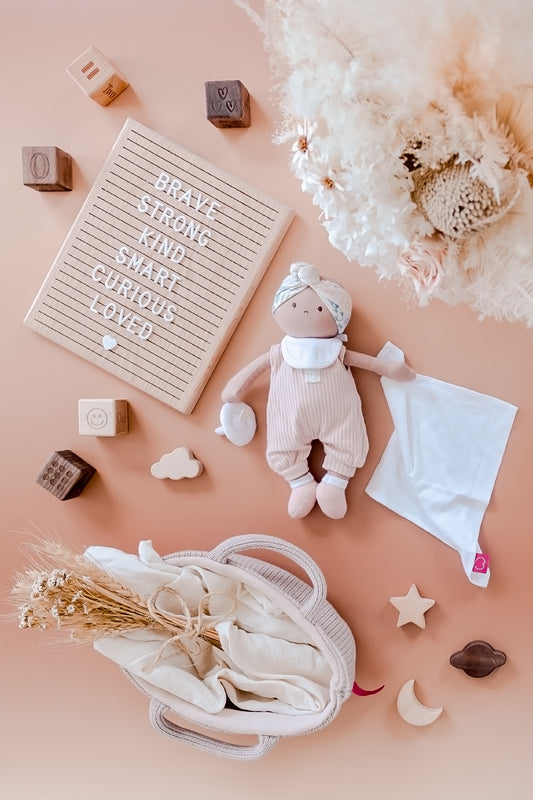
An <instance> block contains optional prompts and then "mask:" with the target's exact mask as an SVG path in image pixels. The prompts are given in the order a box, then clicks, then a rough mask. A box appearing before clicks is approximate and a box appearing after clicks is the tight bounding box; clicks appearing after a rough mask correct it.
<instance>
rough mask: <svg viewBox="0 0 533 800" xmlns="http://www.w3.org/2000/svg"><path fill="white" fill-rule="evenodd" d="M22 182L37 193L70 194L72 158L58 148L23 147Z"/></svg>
mask: <svg viewBox="0 0 533 800" xmlns="http://www.w3.org/2000/svg"><path fill="white" fill-rule="evenodd" d="M22 182H23V183H24V186H29V187H30V188H32V189H36V190H37V191H38V192H70V190H71V189H72V157H71V156H70V155H69V154H68V153H65V151H64V150H61V149H60V148H59V147H23V148H22Z"/></svg>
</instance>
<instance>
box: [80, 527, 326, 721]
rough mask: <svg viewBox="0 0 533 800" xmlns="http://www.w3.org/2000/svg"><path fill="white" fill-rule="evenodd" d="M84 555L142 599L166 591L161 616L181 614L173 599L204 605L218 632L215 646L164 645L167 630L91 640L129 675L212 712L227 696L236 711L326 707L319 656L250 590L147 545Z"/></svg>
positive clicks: (289, 711) (208, 622)
mask: <svg viewBox="0 0 533 800" xmlns="http://www.w3.org/2000/svg"><path fill="white" fill-rule="evenodd" d="M85 556H86V557H87V558H89V559H91V560H92V561H93V562H95V563H97V564H98V565H99V566H101V567H103V568H104V569H106V570H107V571H108V572H110V573H112V574H113V575H115V576H116V577H117V578H118V579H119V580H120V581H121V582H122V583H123V584H125V585H127V586H128V587H129V588H131V589H133V590H134V591H136V592H138V593H139V594H140V595H142V596H143V597H144V598H146V599H147V598H148V597H149V596H150V595H152V594H153V593H154V592H156V591H157V590H159V589H160V588H161V587H163V586H164V587H166V588H165V590H164V591H162V593H160V594H159V596H158V599H157V606H158V607H159V608H164V610H165V611H167V612H171V613H174V614H182V613H183V606H182V604H181V602H178V601H177V596H176V593H177V594H178V595H179V596H180V598H181V599H182V601H183V602H184V603H185V604H186V606H187V607H188V609H189V610H190V612H191V614H192V615H193V616H196V614H197V612H198V607H199V604H200V602H201V601H205V602H206V607H207V611H206V612H205V614H204V615H203V616H204V621H205V625H206V626H207V627H210V628H214V629H216V631H217V633H218V635H219V637H220V641H221V647H220V648H218V647H213V646H211V645H210V644H208V643H205V642H204V641H203V640H201V639H200V640H198V639H194V640H192V641H187V640H186V639H184V640H183V647H180V646H179V645H177V644H173V643H169V641H168V640H169V638H170V637H171V636H172V634H171V633H170V632H165V631H162V630H158V629H151V628H148V629H142V630H136V631H132V632H127V633H120V634H113V635H111V636H107V637H102V638H101V639H98V640H97V641H96V642H95V645H94V646H95V648H96V650H98V652H100V653H102V654H103V655H105V656H107V657H108V658H110V659H112V660H113V661H115V662H116V663H118V664H119V665H120V666H121V667H124V668H125V669H127V670H128V672H130V673H131V674H132V675H133V676H136V677H138V678H140V679H142V680H143V681H146V682H148V683H150V684H151V685H153V686H155V687H157V688H159V689H163V690H164V691H166V692H169V693H170V694H171V695H173V696H175V697H177V698H180V699H182V700H186V701H187V702H189V703H192V704H194V705H195V706H198V707H199V708H201V709H203V710H205V711H208V712H210V713H213V714H216V713H217V712H219V711H221V710H222V709H223V708H224V707H225V706H226V703H227V699H228V698H229V700H230V701H231V702H232V703H233V704H234V705H235V706H237V707H238V708H240V709H245V710H248V711H256V710H260V711H276V712H279V713H285V714H306V713H316V712H319V711H321V710H323V709H324V708H325V706H326V705H327V703H328V700H329V697H330V690H329V686H330V681H331V677H332V670H331V666H330V665H329V664H328V662H327V660H326V658H325V656H324V655H323V654H321V653H320V651H319V650H318V648H317V647H316V646H314V645H313V643H312V642H311V641H310V639H309V634H306V632H305V631H304V630H303V629H302V627H301V626H299V625H298V624H296V623H295V622H294V621H293V620H292V619H291V618H290V617H289V616H288V615H287V614H286V613H285V612H283V611H280V610H279V609H277V608H276V607H275V606H274V605H273V604H272V602H271V600H270V599H269V598H268V597H267V596H265V595H264V594H262V593H261V592H260V591H257V590H256V589H255V587H254V588H253V589H250V588H249V587H248V586H245V585H244V584H243V583H239V582H237V581H235V580H234V579H232V578H230V577H228V576H226V575H220V574H217V573H216V572H212V571H210V570H209V569H205V568H200V567H198V566H195V565H185V566H176V565H172V564H171V563H169V562H168V561H165V560H164V559H162V558H161V556H160V555H159V554H158V553H157V552H156V551H155V550H154V548H153V546H152V543H151V542H150V541H142V542H140V544H139V555H138V556H136V555H133V554H128V553H124V552H122V551H121V550H118V549H115V548H110V547H96V546H95V547H89V548H88V549H87V550H86V552H85ZM165 643H167V644H165Z"/></svg>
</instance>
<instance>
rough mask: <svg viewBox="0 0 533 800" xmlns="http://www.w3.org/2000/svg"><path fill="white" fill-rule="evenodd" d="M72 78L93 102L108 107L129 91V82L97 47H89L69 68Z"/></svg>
mask: <svg viewBox="0 0 533 800" xmlns="http://www.w3.org/2000/svg"><path fill="white" fill-rule="evenodd" d="M67 72H68V74H69V75H70V77H71V78H72V79H73V80H74V81H75V82H76V83H77V84H78V86H79V87H80V89H82V90H83V91H84V92H85V94H87V95H88V96H89V97H90V98H91V100H94V101H95V102H96V103H98V104H99V105H101V106H108V105H109V103H111V101H112V100H114V99H115V98H116V97H118V95H119V94H120V93H121V92H123V91H124V89H127V88H128V86H129V83H128V81H127V80H126V79H125V78H124V77H123V76H122V75H121V74H120V72H119V71H118V70H117V68H116V67H115V65H114V64H112V63H111V61H109V60H108V59H107V58H106V57H105V56H104V55H103V54H102V53H101V52H100V50H98V49H97V48H96V47H89V49H88V50H86V51H85V52H84V53H82V54H81V56H79V58H77V59H76V60H75V61H73V62H72V64H69V66H68V67H67Z"/></svg>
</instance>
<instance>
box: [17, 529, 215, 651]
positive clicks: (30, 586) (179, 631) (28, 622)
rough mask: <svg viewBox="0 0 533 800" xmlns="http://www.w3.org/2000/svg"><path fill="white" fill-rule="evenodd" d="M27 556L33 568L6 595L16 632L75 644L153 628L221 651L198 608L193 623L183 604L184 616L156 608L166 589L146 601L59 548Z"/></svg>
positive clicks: (43, 544) (41, 547) (44, 547)
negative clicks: (60, 634) (52, 632)
mask: <svg viewBox="0 0 533 800" xmlns="http://www.w3.org/2000/svg"><path fill="white" fill-rule="evenodd" d="M31 550H32V564H31V566H30V567H29V568H28V569H26V570H24V571H23V572H19V573H18V574H17V575H16V582H15V584H14V586H13V588H12V590H11V596H12V599H13V600H14V602H15V603H16V604H17V609H18V610H17V616H18V619H19V627H20V628H39V629H41V630H47V629H50V628H54V629H58V628H59V629H64V630H66V631H68V632H69V634H70V638H71V639H74V640H76V641H78V642H93V641H95V640H96V639H100V638H101V637H103V636H109V635H112V634H115V633H124V632H127V631H134V630H139V629H142V628H156V629H160V630H167V631H169V633H170V635H171V638H173V639H176V641H177V642H179V641H180V639H181V638H182V637H185V636H188V637H192V638H195V639H197V638H201V639H203V640H205V641H207V642H209V643H210V644H212V645H214V646H216V647H218V646H220V639H219V637H218V634H217V632H216V630H214V629H213V628H206V627H204V626H203V625H202V613H203V611H204V609H203V608H199V609H198V614H197V616H196V617H194V616H193V615H192V614H191V613H190V611H189V609H188V608H187V607H186V605H185V604H184V603H183V604H182V606H183V615H176V614H169V613H165V612H164V611H162V610H161V609H159V608H158V607H157V603H156V600H157V595H158V594H160V593H161V592H162V591H170V589H168V588H167V587H162V588H161V589H160V590H158V592H156V593H154V595H152V596H151V597H148V598H145V597H142V596H141V595H139V594H137V593H136V592H134V591H132V589H130V588H129V587H128V586H126V585H124V584H123V583H121V582H120V581H119V580H118V579H117V578H115V577H114V576H113V575H111V574H110V573H109V572H107V571H106V570H104V569H102V568H101V567H99V566H98V565H97V564H95V563H93V562H92V561H90V560H89V559H88V558H86V557H85V556H84V555H81V554H79V553H74V552H72V551H71V550H70V549H68V548H67V547H66V546H65V545H63V544H61V543H59V542H54V541H49V540H46V541H40V542H38V543H35V544H33V545H32V547H31ZM173 594H174V595H175V594H176V593H175V592H173Z"/></svg>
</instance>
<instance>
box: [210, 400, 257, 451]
mask: <svg viewBox="0 0 533 800" xmlns="http://www.w3.org/2000/svg"><path fill="white" fill-rule="evenodd" d="M255 429H256V420H255V413H254V410H253V408H251V407H250V406H249V405H247V404H246V403H234V402H226V403H224V405H223V406H222V408H221V410H220V427H218V428H216V430H215V433H218V434H220V435H221V436H226V437H227V438H228V439H229V440H230V442H232V443H233V444H236V445H239V446H242V445H245V444H249V442H251V441H252V439H253V438H254V436H255Z"/></svg>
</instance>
